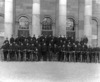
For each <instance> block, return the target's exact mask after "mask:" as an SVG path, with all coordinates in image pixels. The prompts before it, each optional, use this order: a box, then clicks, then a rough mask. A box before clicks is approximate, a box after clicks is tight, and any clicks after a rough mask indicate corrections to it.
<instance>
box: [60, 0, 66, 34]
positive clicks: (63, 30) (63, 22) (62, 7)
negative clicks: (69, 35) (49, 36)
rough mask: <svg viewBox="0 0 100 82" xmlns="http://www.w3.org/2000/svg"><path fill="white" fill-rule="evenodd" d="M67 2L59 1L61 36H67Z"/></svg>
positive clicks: (64, 0)
mask: <svg viewBox="0 0 100 82" xmlns="http://www.w3.org/2000/svg"><path fill="white" fill-rule="evenodd" d="M66 22H67V0H59V26H58V30H59V31H58V32H59V35H66Z"/></svg>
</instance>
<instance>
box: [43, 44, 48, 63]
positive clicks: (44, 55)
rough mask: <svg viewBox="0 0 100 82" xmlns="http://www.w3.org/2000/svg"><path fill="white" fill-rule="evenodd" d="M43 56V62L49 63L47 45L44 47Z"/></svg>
mask: <svg viewBox="0 0 100 82" xmlns="http://www.w3.org/2000/svg"><path fill="white" fill-rule="evenodd" d="M42 56H43V60H44V61H47V46H46V43H44V44H43V45H42Z"/></svg>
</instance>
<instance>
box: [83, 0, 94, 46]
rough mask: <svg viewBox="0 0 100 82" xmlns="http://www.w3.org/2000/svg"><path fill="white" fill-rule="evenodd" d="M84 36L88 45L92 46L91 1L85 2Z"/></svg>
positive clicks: (86, 0)
mask: <svg viewBox="0 0 100 82" xmlns="http://www.w3.org/2000/svg"><path fill="white" fill-rule="evenodd" d="M84 17H85V19H84V24H85V25H84V35H85V36H86V37H87V38H88V45H90V46H91V45H92V0H85V16H84Z"/></svg>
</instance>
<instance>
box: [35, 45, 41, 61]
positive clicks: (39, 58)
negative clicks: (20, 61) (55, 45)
mask: <svg viewBox="0 0 100 82" xmlns="http://www.w3.org/2000/svg"><path fill="white" fill-rule="evenodd" d="M41 47H42V46H41V44H38V45H37V46H36V48H37V50H38V52H37V56H38V61H40V60H41V58H42V55H41Z"/></svg>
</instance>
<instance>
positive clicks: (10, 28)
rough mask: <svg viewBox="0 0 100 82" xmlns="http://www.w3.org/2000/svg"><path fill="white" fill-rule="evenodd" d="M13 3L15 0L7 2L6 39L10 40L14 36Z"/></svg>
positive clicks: (7, 0)
mask: <svg viewBox="0 0 100 82" xmlns="http://www.w3.org/2000/svg"><path fill="white" fill-rule="evenodd" d="M13 1H14V0H5V14H4V15H5V16H4V17H5V18H4V23H5V38H6V37H7V38H8V39H9V38H10V37H11V36H12V34H13Z"/></svg>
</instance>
